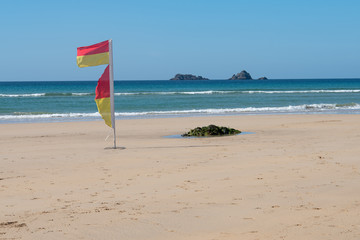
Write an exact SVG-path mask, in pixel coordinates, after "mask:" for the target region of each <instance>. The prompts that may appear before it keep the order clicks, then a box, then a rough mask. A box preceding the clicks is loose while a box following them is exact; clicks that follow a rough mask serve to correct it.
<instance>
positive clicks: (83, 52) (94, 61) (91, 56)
mask: <svg viewBox="0 0 360 240" xmlns="http://www.w3.org/2000/svg"><path fill="white" fill-rule="evenodd" d="M76 62H77V65H78V66H79V67H91V66H98V65H103V64H109V40H106V41H104V42H100V43H96V44H94V45H90V46H85V47H78V48H77V57H76Z"/></svg>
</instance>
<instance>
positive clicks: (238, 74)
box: [229, 70, 252, 80]
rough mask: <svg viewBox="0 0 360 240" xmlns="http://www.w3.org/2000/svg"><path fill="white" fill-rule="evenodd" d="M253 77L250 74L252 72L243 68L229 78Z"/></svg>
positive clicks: (242, 78)
mask: <svg viewBox="0 0 360 240" xmlns="http://www.w3.org/2000/svg"><path fill="white" fill-rule="evenodd" d="M251 79H252V77H251V75H250V73H248V72H247V71H245V70H243V71H241V72H239V73H237V74H236V75H235V74H234V75H232V77H231V78H229V80H251Z"/></svg>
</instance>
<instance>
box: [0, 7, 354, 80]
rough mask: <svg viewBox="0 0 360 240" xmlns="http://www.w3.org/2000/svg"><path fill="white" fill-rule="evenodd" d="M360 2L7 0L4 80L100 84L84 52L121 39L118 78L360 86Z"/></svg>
mask: <svg viewBox="0 0 360 240" xmlns="http://www.w3.org/2000/svg"><path fill="white" fill-rule="evenodd" d="M359 10H360V1H358V0H344V1H340V0H336V1H334V0H326V1H325V0H312V1H311V0H302V1H300V0H299V1H296V0H271V1H270V0H268V1H265V0H237V1H236V0H174V1H171V0H151V1H149V0H119V1H106V0H103V1H91V0H86V1H81V0H79V1H74V0H72V1H67V0H63V1H36V0H33V1H25V0H12V1H1V2H0V21H1V24H0V33H1V38H0V51H1V54H2V57H1V58H0V66H1V67H0V69H1V74H0V81H28V80H29V81H53V80H54V81H56V80H69V81H70V80H74V81H78V80H97V79H98V77H99V76H100V75H101V73H102V71H103V69H104V66H98V67H92V68H81V69H80V68H78V67H77V66H76V48H77V47H80V46H86V45H91V44H94V43H97V42H100V41H104V40H106V39H110V38H112V39H113V44H114V71H115V72H114V75H115V79H116V80H166V79H169V78H171V77H173V76H174V75H175V74H176V73H191V74H195V75H202V76H204V77H208V78H210V79H226V78H229V77H231V75H232V74H234V73H237V72H240V71H241V70H243V69H245V70H247V71H248V72H250V73H251V74H252V76H253V77H254V78H258V77H261V76H267V77H268V78H273V79H282V78H359V77H360V14H359Z"/></svg>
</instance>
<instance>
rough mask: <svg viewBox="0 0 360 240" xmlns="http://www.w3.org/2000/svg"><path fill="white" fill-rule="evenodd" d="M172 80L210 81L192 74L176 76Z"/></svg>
mask: <svg viewBox="0 0 360 240" xmlns="http://www.w3.org/2000/svg"><path fill="white" fill-rule="evenodd" d="M170 80H209V79H208V78H204V77H202V76H195V75H192V74H180V73H178V74H176V75H175V77H173V78H171V79H170Z"/></svg>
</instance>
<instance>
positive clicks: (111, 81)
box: [109, 39, 116, 149]
mask: <svg viewBox="0 0 360 240" xmlns="http://www.w3.org/2000/svg"><path fill="white" fill-rule="evenodd" d="M109 71H110V107H111V125H112V128H113V130H114V149H116V130H115V107H114V68H113V47H112V39H110V40H109Z"/></svg>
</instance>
